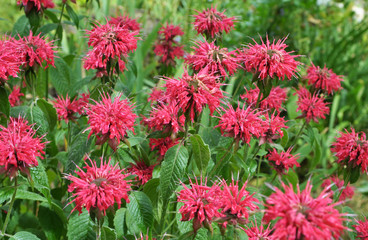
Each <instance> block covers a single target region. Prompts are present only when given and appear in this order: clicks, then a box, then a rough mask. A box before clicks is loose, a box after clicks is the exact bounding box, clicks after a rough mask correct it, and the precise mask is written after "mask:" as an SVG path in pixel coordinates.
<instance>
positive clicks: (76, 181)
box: [66, 158, 131, 218]
mask: <svg viewBox="0 0 368 240" xmlns="http://www.w3.org/2000/svg"><path fill="white" fill-rule="evenodd" d="M88 160H89V163H90V165H89V164H88V163H87V161H85V164H86V166H85V167H84V169H86V171H83V170H82V169H81V168H80V167H79V166H77V168H78V170H79V171H75V173H76V174H77V176H73V175H67V176H66V179H68V180H69V181H71V183H70V185H69V186H68V191H69V192H74V193H73V195H72V198H74V199H73V200H72V201H71V202H70V203H69V204H71V203H73V202H74V203H75V207H74V208H73V210H72V212H73V211H74V210H77V211H78V212H79V213H82V209H83V208H85V209H86V210H87V211H88V212H91V211H92V212H94V213H97V217H99V218H101V217H102V214H104V215H106V210H107V209H108V208H109V207H113V206H114V204H115V203H117V204H118V207H119V208H120V205H121V203H122V201H121V200H122V199H124V200H125V201H126V202H127V203H128V202H129V198H128V192H129V191H130V190H131V188H130V184H129V183H128V181H127V180H125V178H126V177H127V176H128V175H126V174H124V173H123V171H122V170H120V169H119V166H118V163H116V164H115V166H111V165H110V161H111V159H110V160H109V162H107V163H106V162H104V161H103V159H102V158H101V162H100V166H97V163H96V162H94V161H92V160H91V159H90V158H88Z"/></svg>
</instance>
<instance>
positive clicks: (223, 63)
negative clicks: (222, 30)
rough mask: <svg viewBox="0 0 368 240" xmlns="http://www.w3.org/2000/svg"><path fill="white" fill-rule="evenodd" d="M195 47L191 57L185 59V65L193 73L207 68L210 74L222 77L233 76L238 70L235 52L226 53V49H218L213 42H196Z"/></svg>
mask: <svg viewBox="0 0 368 240" xmlns="http://www.w3.org/2000/svg"><path fill="white" fill-rule="evenodd" d="M196 45H197V47H193V50H194V53H193V55H189V56H187V57H186V58H185V63H186V64H188V65H189V66H190V67H191V68H192V69H194V70H195V71H197V72H198V71H200V70H201V69H203V68H206V67H207V68H208V71H209V72H210V73H213V74H216V75H220V76H222V77H225V76H228V75H230V76H231V75H233V74H234V73H235V72H236V70H237V68H238V66H239V65H238V58H237V57H236V56H235V51H230V52H229V51H228V50H227V48H220V47H218V46H216V45H215V43H214V42H212V43H208V42H206V41H204V42H197V43H196Z"/></svg>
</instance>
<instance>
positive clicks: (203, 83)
mask: <svg viewBox="0 0 368 240" xmlns="http://www.w3.org/2000/svg"><path fill="white" fill-rule="evenodd" d="M221 85H222V84H221V83H219V82H218V81H217V79H216V77H215V76H214V75H212V74H210V73H208V72H207V69H203V70H201V71H200V72H199V73H197V74H194V75H193V76H190V75H189V74H188V72H187V71H186V70H185V71H184V74H183V76H182V77H181V78H179V79H172V78H166V84H165V87H166V94H165V96H166V98H167V99H169V100H170V101H173V100H176V101H177V103H178V106H179V108H181V109H182V110H183V112H184V115H185V116H188V115H189V118H190V120H191V121H192V122H193V121H194V118H195V117H196V116H198V115H199V114H200V113H201V112H202V110H203V108H204V107H206V106H208V108H209V109H210V112H211V115H212V114H213V112H214V111H215V109H216V108H218V107H219V106H220V100H221V99H222V98H224V95H223V93H222V90H221V89H220V87H221Z"/></svg>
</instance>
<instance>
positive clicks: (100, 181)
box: [92, 178, 107, 187]
mask: <svg viewBox="0 0 368 240" xmlns="http://www.w3.org/2000/svg"><path fill="white" fill-rule="evenodd" d="M102 182H107V179H106V178H96V179H95V180H93V181H92V183H94V184H96V186H97V187H100V186H101V184H102Z"/></svg>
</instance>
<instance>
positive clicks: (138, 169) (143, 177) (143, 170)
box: [126, 161, 155, 185]
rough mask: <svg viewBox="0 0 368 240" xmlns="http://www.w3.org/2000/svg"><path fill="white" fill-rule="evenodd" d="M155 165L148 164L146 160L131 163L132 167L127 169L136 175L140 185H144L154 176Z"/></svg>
mask: <svg viewBox="0 0 368 240" xmlns="http://www.w3.org/2000/svg"><path fill="white" fill-rule="evenodd" d="M154 167H155V165H151V166H147V164H146V163H145V162H144V161H137V162H135V163H130V167H129V168H127V169H126V171H127V172H128V173H130V174H134V175H136V176H137V177H136V179H137V181H138V183H139V185H144V184H145V183H146V182H148V181H149V180H150V179H151V178H152V172H153V168H154Z"/></svg>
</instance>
